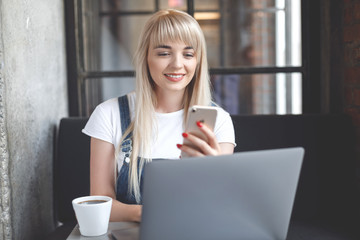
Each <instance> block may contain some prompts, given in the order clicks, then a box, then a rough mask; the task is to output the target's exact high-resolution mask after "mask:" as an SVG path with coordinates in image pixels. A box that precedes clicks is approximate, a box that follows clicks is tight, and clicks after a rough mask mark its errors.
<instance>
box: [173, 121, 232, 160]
mask: <svg viewBox="0 0 360 240" xmlns="http://www.w3.org/2000/svg"><path fill="white" fill-rule="evenodd" d="M197 126H198V128H199V129H200V131H201V132H202V133H204V135H205V136H206V138H207V141H205V140H203V139H201V138H199V137H197V136H195V135H193V134H191V133H187V132H185V133H183V137H184V138H186V139H187V140H188V141H190V142H191V143H192V144H194V146H195V148H193V147H191V146H188V145H186V144H184V145H178V146H180V147H179V148H180V149H181V151H183V152H186V153H187V154H188V155H189V156H193V157H200V156H205V155H207V156H216V155H221V154H231V153H233V152H234V145H233V144H231V143H220V144H219V143H218V141H217V139H216V136H215V134H214V132H213V131H212V130H211V129H210V128H208V127H207V126H206V125H205V124H203V123H201V122H197Z"/></svg>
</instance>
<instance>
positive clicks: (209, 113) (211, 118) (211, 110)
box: [181, 105, 218, 158]
mask: <svg viewBox="0 0 360 240" xmlns="http://www.w3.org/2000/svg"><path fill="white" fill-rule="evenodd" d="M217 113H218V109H217V108H216V107H210V106H209V107H208V106H197V105H195V106H192V107H190V108H189V113H188V121H187V124H186V127H185V132H187V133H191V134H193V135H195V136H197V137H199V138H201V139H203V140H205V141H207V137H206V136H205V135H204V134H203V133H202V132H201V131H200V129H199V127H198V126H197V124H196V122H198V121H199V122H201V123H203V124H205V125H206V126H207V127H208V128H210V129H211V130H214V127H215V122H216V117H217ZM183 144H184V145H188V146H191V147H193V148H195V149H196V147H195V146H194V145H193V144H192V143H191V142H190V141H189V140H187V139H186V138H184V141H183ZM181 157H182V158H186V157H189V156H188V155H187V154H186V153H185V152H181Z"/></svg>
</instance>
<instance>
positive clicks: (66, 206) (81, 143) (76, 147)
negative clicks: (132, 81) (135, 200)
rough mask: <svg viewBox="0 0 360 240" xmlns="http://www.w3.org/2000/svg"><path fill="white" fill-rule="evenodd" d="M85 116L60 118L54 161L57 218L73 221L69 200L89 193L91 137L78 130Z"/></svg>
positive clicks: (81, 127) (84, 122)
mask: <svg viewBox="0 0 360 240" xmlns="http://www.w3.org/2000/svg"><path fill="white" fill-rule="evenodd" d="M87 120H88V119H87V118H64V119H61V121H60V126H59V131H58V138H57V150H56V151H57V154H56V156H57V157H56V158H55V162H54V204H55V217H56V218H57V220H58V221H60V222H68V221H74V220H75V214H74V210H73V208H72V204H71V201H72V200H73V199H74V198H76V197H80V196H86V195H89V193H90V161H89V160H90V138H89V137H88V136H87V135H85V134H83V133H82V132H81V130H82V129H83V127H84V126H85V124H86V122H87Z"/></svg>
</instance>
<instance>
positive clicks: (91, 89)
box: [81, 77, 135, 116]
mask: <svg viewBox="0 0 360 240" xmlns="http://www.w3.org/2000/svg"><path fill="white" fill-rule="evenodd" d="M134 90H135V78H134V77H111V78H110V77H108V78H96V79H94V78H89V79H85V81H84V88H83V89H82V93H81V96H82V98H83V101H84V104H83V112H84V113H85V115H87V116H89V115H90V114H91V113H92V111H93V110H94V109H95V107H96V106H97V105H98V104H100V103H102V102H104V101H106V100H108V99H110V98H116V97H119V96H122V95H125V94H127V93H129V92H131V91H134Z"/></svg>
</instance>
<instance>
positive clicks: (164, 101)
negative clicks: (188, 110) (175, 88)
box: [155, 91, 184, 113]
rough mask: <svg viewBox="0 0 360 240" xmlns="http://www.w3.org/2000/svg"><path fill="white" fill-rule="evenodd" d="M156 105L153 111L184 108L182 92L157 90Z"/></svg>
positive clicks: (170, 110) (167, 111)
mask: <svg viewBox="0 0 360 240" xmlns="http://www.w3.org/2000/svg"><path fill="white" fill-rule="evenodd" d="M156 96H157V106H156V107H155V111H156V112H158V113H171V112H176V111H179V110H181V109H183V108H184V106H183V98H184V92H183V91H181V92H166V93H164V92H161V93H160V92H157V93H156Z"/></svg>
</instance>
